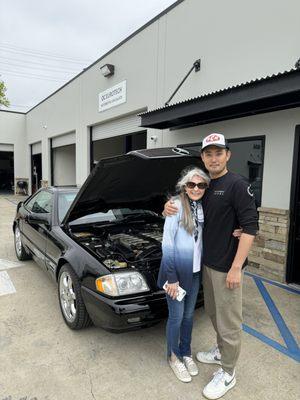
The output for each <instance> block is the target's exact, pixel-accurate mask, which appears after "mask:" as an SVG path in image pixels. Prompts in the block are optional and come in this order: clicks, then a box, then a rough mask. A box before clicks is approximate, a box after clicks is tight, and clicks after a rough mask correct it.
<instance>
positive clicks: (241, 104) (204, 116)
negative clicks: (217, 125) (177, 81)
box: [140, 69, 300, 129]
mask: <svg viewBox="0 0 300 400" xmlns="http://www.w3.org/2000/svg"><path fill="white" fill-rule="evenodd" d="M298 106H300V69H297V70H291V71H287V72H283V73H280V74H278V75H273V76H268V77H266V78H262V79H257V80H254V81H251V82H247V83H243V84H241V85H238V86H234V87H230V88H227V89H224V90H220V91H218V92H214V93H210V94H207V95H204V96H200V97H197V98H194V99H191V100H187V101H183V102H181V103H178V104H174V105H170V106H166V107H163V108H160V109H157V110H153V111H149V112H146V113H142V114H140V117H141V126H142V127H144V128H157V129H166V128H175V127H176V128H184V127H190V126H195V125H203V124H207V123H211V122H216V121H224V120H226V119H233V118H240V117H246V116H249V115H254V114H261V113H266V112H271V111H277V110H284V109H288V108H294V107H298Z"/></svg>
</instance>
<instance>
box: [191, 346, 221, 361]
mask: <svg viewBox="0 0 300 400" xmlns="http://www.w3.org/2000/svg"><path fill="white" fill-rule="evenodd" d="M196 358H197V360H198V361H200V362H202V363H206V364H218V365H221V353H220V350H219V348H218V346H215V347H213V348H212V349H211V350H209V351H207V352H206V351H199V352H198V353H197V354H196Z"/></svg>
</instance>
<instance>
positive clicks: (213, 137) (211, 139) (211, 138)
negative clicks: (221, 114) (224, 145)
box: [206, 133, 221, 143]
mask: <svg viewBox="0 0 300 400" xmlns="http://www.w3.org/2000/svg"><path fill="white" fill-rule="evenodd" d="M220 139H221V138H220V136H219V135H216V134H215V133H213V134H212V135H209V136H208V138H207V139H206V142H207V143H211V142H217V141H218V140H220Z"/></svg>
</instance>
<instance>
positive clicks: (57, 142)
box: [51, 132, 76, 186]
mask: <svg viewBox="0 0 300 400" xmlns="http://www.w3.org/2000/svg"><path fill="white" fill-rule="evenodd" d="M75 141H76V134H75V132H71V133H68V134H66V135H62V136H57V137H54V138H52V139H51V160H52V163H51V164H52V185H54V186H75V185H76V145H75Z"/></svg>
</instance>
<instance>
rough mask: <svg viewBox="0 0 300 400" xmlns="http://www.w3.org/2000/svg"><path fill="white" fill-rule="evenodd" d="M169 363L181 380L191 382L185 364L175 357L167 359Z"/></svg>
mask: <svg viewBox="0 0 300 400" xmlns="http://www.w3.org/2000/svg"><path fill="white" fill-rule="evenodd" d="M169 365H170V367H171V368H172V370H173V372H174V374H175V375H176V377H177V378H178V379H179V380H180V381H181V382H185V383H187V382H191V380H192V378H191V375H190V374H189V372H188V370H187V369H186V367H185V365H184V364H183V363H182V362H181V361H179V360H178V359H176V360H175V361H171V360H169Z"/></svg>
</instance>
